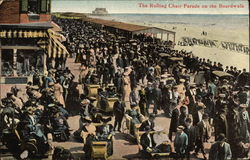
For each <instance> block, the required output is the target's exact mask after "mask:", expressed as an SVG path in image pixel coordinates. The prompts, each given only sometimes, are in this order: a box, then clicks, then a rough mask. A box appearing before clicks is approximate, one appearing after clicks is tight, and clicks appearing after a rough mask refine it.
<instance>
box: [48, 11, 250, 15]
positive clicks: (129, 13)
mask: <svg viewBox="0 0 250 160" xmlns="http://www.w3.org/2000/svg"><path fill="white" fill-rule="evenodd" d="M51 13H80V14H92V13H90V12H89V13H84V12H69V11H59V12H51ZM109 14H168V15H249V13H248V14H247V13H212V14H209V13H135V12H130V13H126V12H117V13H116V12H113V13H108V14H107V15H109ZM104 16H106V15H104Z"/></svg>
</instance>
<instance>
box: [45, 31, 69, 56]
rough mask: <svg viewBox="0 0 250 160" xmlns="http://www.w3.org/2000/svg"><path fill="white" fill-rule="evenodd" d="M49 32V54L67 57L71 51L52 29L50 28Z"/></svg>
mask: <svg viewBox="0 0 250 160" xmlns="http://www.w3.org/2000/svg"><path fill="white" fill-rule="evenodd" d="M48 33H49V43H48V47H47V49H48V56H49V57H50V58H56V57H64V58H65V57H67V56H68V55H69V52H68V51H67V49H66V47H65V46H64V45H63V44H62V43H61V42H60V41H59V40H58V37H57V36H55V35H53V32H52V31H51V30H48Z"/></svg>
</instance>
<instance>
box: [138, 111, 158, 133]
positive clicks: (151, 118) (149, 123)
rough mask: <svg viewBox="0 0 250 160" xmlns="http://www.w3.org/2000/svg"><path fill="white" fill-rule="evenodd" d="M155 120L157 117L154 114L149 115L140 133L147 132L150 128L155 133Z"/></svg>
mask: <svg viewBox="0 0 250 160" xmlns="http://www.w3.org/2000/svg"><path fill="white" fill-rule="evenodd" d="M154 119H155V115H154V114H150V115H149V119H148V120H146V121H144V122H142V124H141V126H140V128H139V130H140V131H146V128H147V127H148V126H149V127H150V129H151V130H152V131H153V130H154V127H155V123H154Z"/></svg>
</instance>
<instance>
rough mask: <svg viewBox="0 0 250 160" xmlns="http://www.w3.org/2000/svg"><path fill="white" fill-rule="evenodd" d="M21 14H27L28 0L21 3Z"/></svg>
mask: <svg viewBox="0 0 250 160" xmlns="http://www.w3.org/2000/svg"><path fill="white" fill-rule="evenodd" d="M21 12H28V0H22V1H21Z"/></svg>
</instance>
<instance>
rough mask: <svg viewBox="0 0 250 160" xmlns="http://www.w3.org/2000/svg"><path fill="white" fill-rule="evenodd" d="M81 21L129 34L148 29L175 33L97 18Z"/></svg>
mask: <svg viewBox="0 0 250 160" xmlns="http://www.w3.org/2000/svg"><path fill="white" fill-rule="evenodd" d="M83 20H84V21H87V22H91V23H96V24H101V25H105V26H108V27H113V28H117V29H120V30H125V31H129V32H136V31H143V30H148V29H157V30H161V31H165V32H170V33H175V32H173V31H169V30H166V29H162V28H158V27H148V26H142V25H136V24H130V23H124V22H117V21H112V20H104V19H98V18H84V19H83Z"/></svg>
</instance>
